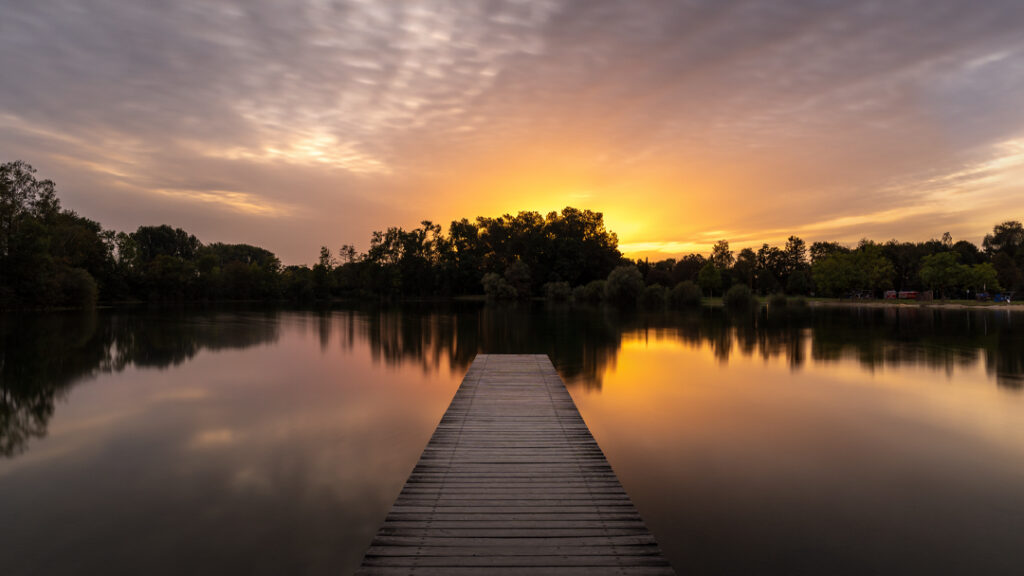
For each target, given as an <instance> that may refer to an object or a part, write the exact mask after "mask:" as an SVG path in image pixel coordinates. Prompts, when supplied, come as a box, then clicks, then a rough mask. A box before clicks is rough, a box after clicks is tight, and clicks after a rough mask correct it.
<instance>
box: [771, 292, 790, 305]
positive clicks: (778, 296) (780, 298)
mask: <svg viewBox="0 0 1024 576" xmlns="http://www.w3.org/2000/svg"><path fill="white" fill-rule="evenodd" d="M786 304H788V302H787V301H786V295H785V294H783V293H782V292H776V293H775V294H772V295H771V296H770V297H769V298H768V307H769V308H785V307H786Z"/></svg>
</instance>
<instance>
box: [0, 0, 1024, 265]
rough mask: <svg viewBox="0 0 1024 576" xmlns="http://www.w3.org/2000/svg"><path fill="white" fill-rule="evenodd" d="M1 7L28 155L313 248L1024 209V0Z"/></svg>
mask: <svg viewBox="0 0 1024 576" xmlns="http://www.w3.org/2000/svg"><path fill="white" fill-rule="evenodd" d="M0 2H2V3H3V18H0V70H2V71H3V78H4V88H3V90H0V161H8V160H14V159H22V160H25V161H27V162H29V163H31V164H32V165H34V166H35V167H36V168H37V169H38V170H39V172H40V176H42V177H47V178H52V179H53V180H55V181H56V182H57V185H58V190H59V191H60V195H61V197H62V198H63V201H64V205H65V206H66V207H68V208H71V209H74V210H77V211H78V212H80V213H82V214H84V215H86V216H89V217H91V218H93V219H96V220H98V221H100V222H101V223H103V224H104V226H106V227H111V228H115V229H119V230H133V229H135V228H136V227H138V226H139V225H143V224H160V223H168V224H172V225H175V226H180V227H183V228H185V229H187V230H189V231H190V232H193V233H195V234H196V235H198V236H199V237H200V238H201V239H202V240H204V241H206V242H214V241H223V242H246V243H251V244H256V245H260V246H263V247H265V248H268V249H270V250H272V251H274V252H275V253H277V254H278V255H279V256H281V258H282V260H283V261H284V262H285V263H303V262H305V263H310V262H312V261H313V260H314V259H315V258H316V256H317V255H318V247H319V246H320V245H324V244H326V245H328V246H331V247H332V248H337V247H339V246H340V245H341V244H345V243H351V244H355V245H356V246H357V247H358V248H360V249H365V248H366V247H367V243H368V239H369V236H370V232H371V231H372V230H375V229H383V228H386V227H388V226H393V225H398V226H404V227H412V226H415V225H417V224H418V222H419V221H420V220H422V219H430V220H433V221H435V222H440V223H442V224H445V225H446V224H447V223H448V222H450V221H451V220H452V219H456V218H461V217H474V216H477V215H487V216H496V215H499V214H500V213H503V212H517V211H520V210H536V211H540V212H547V211H550V210H557V209H561V208H562V207H564V206H566V205H572V206H576V207H579V208H589V209H592V210H596V211H600V212H603V213H604V214H605V218H606V221H607V223H608V225H609V227H610V228H611V229H612V230H614V231H615V232H617V233H618V234H619V239H620V243H621V248H622V249H623V250H624V251H625V252H626V253H627V255H630V256H633V257H637V256H650V257H652V258H663V257H668V256H678V255H679V254H681V253H686V252H692V251H696V252H704V253H706V252H708V251H709V250H710V245H711V244H712V243H714V242H715V241H716V240H718V239H722V238H725V239H728V240H729V241H730V242H731V244H732V245H733V247H734V248H740V247H744V246H749V245H760V243H761V242H769V243H776V244H778V243H782V242H784V240H785V238H786V237H787V236H789V235H790V234H797V235H799V236H801V237H803V238H805V239H806V240H808V241H814V240H823V239H827V240H839V241H843V242H849V243H853V242H856V241H857V240H858V239H860V238H862V237H869V238H874V239H877V240H886V239H889V238H893V237H895V238H899V239H903V240H925V239H928V238H933V237H936V238H937V237H939V236H941V235H942V233H943V232H946V231H949V232H950V233H951V234H952V235H953V237H954V239H957V240H959V239H967V240H971V241H973V242H980V240H981V237H982V236H983V235H984V234H985V233H986V232H987V231H989V230H991V228H992V225H993V224H995V223H997V222H1000V221H1003V220H1006V219H1011V218H1012V219H1021V218H1024V211H1022V210H1021V208H1020V206H1021V205H1024V203H1022V201H1024V106H1021V104H1020V102H1021V96H1020V95H1021V94H1024V34H1021V32H1020V31H1021V30H1022V29H1024V3H1020V2H1016V1H1010V0H1007V1H1005V2H999V1H992V2H984V3H977V2H967V1H961V2H949V3H941V5H939V4H938V3H935V2H928V1H925V0H908V1H885V2H820V1H814V2H811V1H807V2H799V1H788V0H787V1H783V0H775V1H772V0H757V1H753V0H752V1H749V2H724V1H710V0H709V1H706V2H700V1H692V2H646V1H637V2H613V1H611V0H587V1H575V2H512V1H499V2H487V3H483V2H465V1H451V2H433V1H422V2H397V1H396V2H381V1H376V0H375V1H358V0H350V1H333V2H332V1H328V0H303V1H299V0H296V1H294V2H287V3H282V2H274V1H272V0H250V1H247V2H219V3H216V4H214V3H210V2H205V1H185V0H182V1H178V2H159V1H155V0H154V1H151V2H140V1H127V0H124V1H117V0H105V1H102V0H88V1H84V2H60V1H56V0H53V1H51V0H40V1H38V2H17V1H12V2H7V1H3V0H0Z"/></svg>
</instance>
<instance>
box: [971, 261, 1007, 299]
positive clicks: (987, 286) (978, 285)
mask: <svg viewBox="0 0 1024 576" xmlns="http://www.w3.org/2000/svg"><path fill="white" fill-rule="evenodd" d="M963 285H964V287H966V288H969V289H971V290H974V292H975V293H977V292H998V291H1000V290H1002V287H1001V286H1000V285H999V277H998V274H997V273H996V268H995V266H993V265H992V264H990V263H988V262H985V263H984V264H975V265H974V266H971V267H969V268H967V270H966V271H965V274H964V275H963Z"/></svg>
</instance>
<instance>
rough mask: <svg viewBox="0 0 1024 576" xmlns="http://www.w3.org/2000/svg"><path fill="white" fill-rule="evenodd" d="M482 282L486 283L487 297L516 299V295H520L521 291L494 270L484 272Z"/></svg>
mask: <svg viewBox="0 0 1024 576" xmlns="http://www.w3.org/2000/svg"><path fill="white" fill-rule="evenodd" d="M480 283H481V284H483V285H484V294H486V295H487V298H491V299H494V300H515V299H516V297H517V296H519V293H518V292H517V291H516V289H515V288H513V287H512V285H511V284H509V283H508V282H506V281H505V279H504V278H502V277H501V276H499V275H498V274H495V273H494V272H489V273H487V274H484V277H483V278H482V279H481V280H480Z"/></svg>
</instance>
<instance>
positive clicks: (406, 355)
mask: <svg viewBox="0 0 1024 576" xmlns="http://www.w3.org/2000/svg"><path fill="white" fill-rule="evenodd" d="M281 314H282V312H281V311H275V310H266V311H248V312H246V314H245V317H244V319H243V318H240V317H239V316H238V315H237V314H235V313H232V312H206V313H203V312H200V313H195V312H192V313H186V312H180V311H179V312H160V313H152V312H150V313H137V314H97V313H95V312H93V313H88V314H57V315H36V316H27V317H7V318H5V319H4V320H3V322H2V323H0V351H2V354H3V356H2V362H0V454H3V455H4V456H7V457H10V456H13V455H16V454H18V453H20V452H22V451H23V450H24V449H25V447H26V444H27V442H28V441H29V440H30V439H31V438H38V437H42V436H44V435H45V434H46V424H47V422H48V421H49V419H50V418H51V417H52V415H53V411H54V401H55V399H57V398H60V397H61V396H62V395H63V394H64V393H65V392H66V389H67V388H68V387H69V386H71V385H72V384H74V383H75V382H79V381H84V380H87V379H90V378H92V377H95V376H96V375H97V374H102V373H114V372H120V371H123V370H124V369H125V368H126V367H129V366H137V367H142V368H158V369H161V368H166V367H168V366H175V365H179V364H181V363H182V362H185V361H187V360H189V359H191V358H193V357H195V356H196V354H197V353H199V351H201V350H204V349H205V350H210V351H218V350H227V349H244V348H248V347H251V346H256V345H261V344H270V343H273V342H276V341H277V339H278V338H279V335H280V329H281V323H280V318H281ZM288 314H289V315H290V317H295V318H302V319H303V321H308V322H310V323H311V325H312V326H313V329H314V330H315V332H316V334H317V337H318V339H319V343H320V347H321V350H326V348H327V347H328V346H330V345H337V346H340V347H341V348H342V349H345V350H351V349H352V348H353V347H354V346H355V345H356V343H357V342H360V341H365V342H367V343H368V344H369V347H370V351H371V355H372V358H373V360H374V361H375V362H383V363H385V364H387V365H392V366H406V365H416V366H419V367H420V368H422V370H423V371H424V372H437V371H439V370H441V369H447V370H448V371H449V372H450V373H455V374H461V373H462V372H464V371H465V370H466V369H467V368H468V366H469V364H470V363H471V362H472V360H473V358H474V357H475V356H476V354H478V353H481V352H490V353H542V354H548V355H549V356H550V357H551V358H552V359H553V361H554V362H555V364H556V366H557V367H558V369H559V371H560V373H561V374H562V376H563V378H565V379H566V381H567V382H569V383H572V384H581V385H583V386H584V387H587V388H593V389H600V387H601V384H602V378H603V375H604V374H605V373H606V372H607V370H608V369H609V368H612V367H614V365H615V361H616V356H617V353H618V350H619V348H620V347H621V344H622V339H623V337H624V336H625V337H636V336H637V335H640V336H642V337H649V336H650V335H654V336H656V337H658V338H671V339H675V340H678V341H680V342H684V343H687V344H689V345H691V346H694V347H700V346H703V345H705V344H707V345H708V346H709V347H710V349H711V351H712V353H713V354H714V356H715V357H716V358H718V359H719V360H720V361H722V362H725V363H727V362H728V361H729V358H730V356H731V355H733V354H736V353H739V354H741V355H744V356H752V355H759V356H761V357H764V358H765V359H772V358H784V359H785V360H786V362H787V363H788V364H789V365H790V366H791V367H793V368H794V369H799V368H800V367H801V366H803V365H804V364H805V363H806V362H807V361H808V360H811V361H813V362H816V363H829V362H837V361H840V360H843V359H850V358H853V359H856V361H857V362H859V363H860V364H861V365H862V366H864V367H865V368H868V369H876V368H878V367H885V366H900V365H917V366H927V367H929V368H931V369H934V370H941V371H944V372H946V373H947V374H951V373H952V370H953V369H954V367H957V366H961V367H966V366H971V365H974V364H975V363H978V362H984V365H985V369H986V371H987V372H988V373H989V374H990V375H992V376H993V377H994V380H995V382H996V384H997V385H998V386H1000V387H1003V388H1006V389H1011V390H1021V389H1022V388H1024V330H1022V329H1021V326H1024V318H1021V315H1020V314H1015V313H1010V312H1007V311H1003V310H984V309H974V310H970V309H967V310H944V309H930V308H893V307H885V308H869V307H864V308H854V307H834V308H816V309H809V308H797V309H788V310H785V311H782V312H775V311H769V310H762V311H761V312H760V313H758V314H756V315H747V314H740V315H734V314H728V313H726V312H725V311H723V310H721V309H714V308H706V309H702V310H700V311H691V312H688V313H685V312H684V313H668V314H642V313H623V312H620V311H617V310H611V309H605V308H578V307H569V306H543V307H541V306H532V307H531V306H522V305H520V306H514V305H510V306H481V305H477V304H468V303H467V304H448V305H408V306H403V307H393V308H378V307H367V308H351V309H344V310H320V311H307V312H301V313H288ZM332 342H333V344H332Z"/></svg>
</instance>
